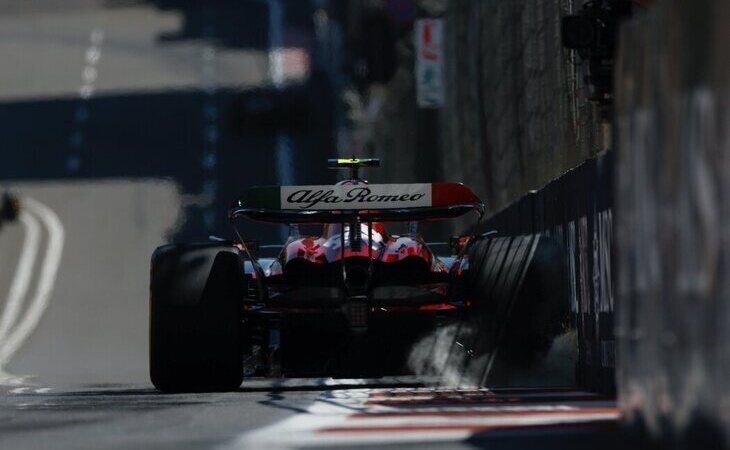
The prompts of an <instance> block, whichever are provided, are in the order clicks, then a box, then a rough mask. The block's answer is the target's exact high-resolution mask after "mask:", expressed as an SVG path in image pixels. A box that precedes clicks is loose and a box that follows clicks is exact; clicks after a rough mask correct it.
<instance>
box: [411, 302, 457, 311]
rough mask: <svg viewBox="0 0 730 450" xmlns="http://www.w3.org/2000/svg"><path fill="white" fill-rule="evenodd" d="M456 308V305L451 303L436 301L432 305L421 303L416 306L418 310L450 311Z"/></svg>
mask: <svg viewBox="0 0 730 450" xmlns="http://www.w3.org/2000/svg"><path fill="white" fill-rule="evenodd" d="M454 309H456V306H454V305H452V304H451V303H436V304H433V305H421V306H419V307H418V310H419V311H451V310H454Z"/></svg>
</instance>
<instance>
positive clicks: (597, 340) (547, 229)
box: [483, 151, 615, 393]
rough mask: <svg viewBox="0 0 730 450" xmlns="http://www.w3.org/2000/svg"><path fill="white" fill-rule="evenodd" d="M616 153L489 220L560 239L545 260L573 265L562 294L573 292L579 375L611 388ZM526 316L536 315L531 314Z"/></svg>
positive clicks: (491, 226)
mask: <svg viewBox="0 0 730 450" xmlns="http://www.w3.org/2000/svg"><path fill="white" fill-rule="evenodd" d="M613 158H614V155H613V152H612V151H609V152H605V153H603V154H602V155H599V156H598V157H596V158H592V159H589V160H588V161H586V162H584V163H583V164H581V165H579V166H577V167H576V168H574V169H572V170H570V171H568V172H566V173H564V174H563V175H561V176H560V177H557V178H556V179H554V180H552V181H551V182H550V183H548V184H547V185H545V186H544V187H543V188H541V189H539V190H537V191H531V192H530V193H528V194H526V195H524V196H523V197H521V198H519V199H518V200H517V201H515V202H513V203H512V204H510V205H509V206H507V207H506V208H504V209H502V210H501V211H499V212H498V213H496V214H494V215H493V216H491V217H490V218H489V219H488V220H487V222H486V224H485V226H484V228H483V231H487V230H496V231H497V232H498V235H500V236H508V237H513V238H514V237H516V236H525V235H532V236H534V235H541V236H543V237H547V238H551V239H552V240H553V242H555V243H557V245H558V247H559V248H560V250H561V251H559V252H553V253H552V254H551V257H550V258H548V259H544V260H543V262H542V263H540V265H542V267H545V268H548V267H551V266H554V267H555V269H550V270H554V271H555V273H556V274H559V273H563V272H566V273H567V276H566V282H567V285H568V286H567V289H566V290H567V292H566V293H565V295H564V296H563V299H564V298H565V297H568V298H569V299H570V322H569V326H568V327H567V330H566V331H567V332H568V333H574V335H575V341H574V342H575V343H576V346H577V349H575V348H574V349H573V351H575V352H577V359H576V360H575V370H576V373H575V376H576V382H577V383H578V384H580V385H582V386H585V387H587V388H590V389H592V390H595V391H598V392H604V393H611V392H613V391H614V389H615V383H614V374H613V370H614V360H615V356H614V355H615V351H614V349H615V345H614V338H613V317H614V314H613V313H614V289H613V282H612V280H613V277H612V274H613V269H612V258H611V256H612V241H613V208H612V207H613V195H612V194H613V192H612V179H613ZM561 266H562V267H561ZM555 278H556V279H557V278H559V277H558V276H557V275H556V276H555ZM553 291H554V288H552V287H551V288H548V289H542V290H541V291H535V292H533V293H532V295H540V296H547V295H550V294H551V293H552V292H553ZM554 305H556V306H558V305H559V302H555V303H554ZM521 319H522V320H523V321H530V320H533V318H532V317H530V316H529V315H525V316H523V317H522V318H521Z"/></svg>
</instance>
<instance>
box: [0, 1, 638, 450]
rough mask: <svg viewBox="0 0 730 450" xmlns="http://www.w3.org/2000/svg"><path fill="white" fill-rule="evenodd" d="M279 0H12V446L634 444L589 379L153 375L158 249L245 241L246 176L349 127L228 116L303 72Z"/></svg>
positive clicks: (4, 266)
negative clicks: (214, 238)
mask: <svg viewBox="0 0 730 450" xmlns="http://www.w3.org/2000/svg"><path fill="white" fill-rule="evenodd" d="M266 3H268V2H259V1H253V0H251V1H249V2H220V5H223V6H221V7H220V8H218V7H216V8H212V10H210V11H207V12H206V11H201V10H200V8H198V7H196V6H195V2H180V4H181V5H183V6H181V7H179V8H176V7H170V5H172V4H173V3H171V2H166V1H158V2H155V1H149V2H144V1H141V2H105V1H101V0H65V1H50V0H49V1H44V2H32V3H30V2H24V1H8V0H0V8H2V10H3V16H2V17H0V57H1V58H2V59H3V61H4V63H3V70H1V71H0V85H1V86H2V89H1V90H0V118H1V119H2V120H1V121H0V127H1V130H2V135H3V144H2V145H3V147H2V149H0V151H1V152H2V153H0V156H1V158H2V159H1V163H0V181H1V182H2V185H3V186H4V187H9V188H11V189H13V190H14V191H15V192H17V193H18V194H19V195H21V196H22V197H23V199H24V202H25V205H26V208H25V209H24V211H25V213H24V215H23V217H22V218H21V220H20V221H19V222H18V223H15V224H11V225H7V226H5V227H4V228H3V229H2V230H0V307H2V309H1V310H0V311H1V314H2V315H0V448H2V449H46V448H54V449H97V448H119V449H127V448H129V449H137V448H175V449H185V448H221V449H242V448H251V449H255V448H278V449H289V448H305V447H306V448H321V447H328V448H357V447H363V446H366V445H367V446H368V448H396V447H397V448H400V449H402V448H418V449H427V448H505V449H511V448H533V447H538V448H556V449H557V448H560V449H565V448H587V447H591V448H615V447H617V446H619V445H622V446H624V447H627V446H628V443H630V442H631V441H627V440H626V439H627V438H626V437H625V436H623V434H622V433H620V432H619V429H617V428H616V421H617V412H616V409H615V405H614V403H613V401H611V400H610V399H603V398H600V397H597V396H594V395H590V394H586V393H582V392H577V391H576V390H574V389H559V388H524V389H517V388H509V389H507V388H501V389H500V388H494V389H492V390H485V389H473V388H469V389H462V390H455V389H453V388H443V387H441V388H437V387H433V386H431V385H424V383H425V381H426V380H422V379H407V380H403V379H398V380H393V379H388V380H349V381H348V380H340V381H338V382H334V381H328V380H298V381H296V380H295V381H281V380H247V381H246V382H244V385H243V386H242V388H241V390H240V391H238V392H233V393H219V394H184V395H182V394H181V395H165V394H161V393H158V392H156V391H155V390H154V389H153V388H152V386H151V385H150V383H149V380H148V378H147V371H148V367H147V345H148V341H147V308H148V305H147V296H148V284H147V283H148V276H149V257H150V254H151V252H152V250H153V249H154V247H155V246H157V245H159V244H161V243H164V242H168V241H175V240H188V239H204V238H205V237H206V236H207V234H208V233H214V234H218V235H222V236H229V234H228V233H229V231H228V230H227V228H226V223H225V220H222V218H223V217H224V216H225V210H226V207H227V205H228V204H229V202H230V200H231V199H232V198H233V197H234V196H235V194H236V193H237V192H238V190H240V189H241V188H242V187H244V186H246V185H251V184H277V183H280V182H287V183H300V184H304V183H312V184H314V183H322V182H325V180H328V178H326V177H327V176H328V175H329V174H327V171H326V169H324V160H325V159H326V157H327V156H331V149H329V148H327V145H328V144H331V143H332V142H331V135H332V126H333V125H332V123H328V122H327V121H323V122H322V123H321V124H319V125H321V127H314V131H311V130H309V131H306V132H302V131H301V130H293V131H291V132H287V133H284V134H278V135H268V136H261V135H257V134H251V133H247V132H245V131H244V132H241V131H240V130H238V131H237V130H232V129H230V127H228V126H227V125H226V124H227V121H226V120H225V119H226V111H228V110H229V106H230V105H231V103H232V102H234V101H235V100H236V98H237V95H238V94H239V93H240V92H242V91H245V90H247V89H250V88H256V87H262V86H270V85H272V84H273V85H276V84H277V83H280V82H281V79H285V78H286V77H288V76H293V77H296V76H297V73H298V72H297V70H298V67H299V66H298V65H297V64H293V65H286V64H284V65H282V66H280V67H279V68H278V69H276V70H274V71H273V73H272V71H271V66H272V55H273V57H274V59H273V60H274V61H276V58H277V55H281V54H282V53H281V52H276V51H273V52H272V49H271V48H270V47H271V44H272V43H273V44H276V45H277V46H279V45H284V46H291V47H292V48H294V49H299V48H309V49H311V48H314V46H315V44H314V43H313V42H314V40H313V39H312V35H313V34H314V30H312V29H308V28H306V27H303V26H302V25H301V24H302V23H306V22H307V20H304V19H306V17H304V16H302V14H305V13H307V11H306V8H304V10H305V11H304V13H302V12H301V11H299V12H296V13H291V14H289V13H288V12H286V11H290V10H293V9H296V8H295V6H297V5H298V6H297V7H300V9H301V5H303V4H305V2H300V1H296V2H283V3H282V4H283V6H284V7H286V8H288V9H286V11H285V14H284V19H282V24H281V27H282V28H281V30H280V33H278V34H277V35H276V36H278V37H276V36H275V39H272V38H271V36H268V37H267V35H266V24H267V23H269V24H270V23H271V20H270V17H269V16H268V15H267V14H265V10H262V7H263V6H262V5H264V4H266ZM190 5H193V6H190ZM305 15H306V14H305ZM302 17H304V19H302ZM320 18H321V16H320ZM228 19H231V20H228ZM309 22H311V20H310V21H309ZM320 22H321V23H326V21H321V20H320ZM320 31H321V30H320ZM325 31H327V30H325ZM323 34H324V35H328V36H334V35H335V34H336V33H334V31H333V30H329V31H328V32H327V33H323ZM329 44H331V42H330V43H329ZM284 53H286V52H284ZM297 54H298V53H297V52H296V51H294V52H291V55H294V60H296V55H297ZM312 65H313V66H314V65H316V64H315V62H312ZM274 66H276V64H274ZM282 77H283V78H282ZM277 80H279V81H277ZM325 84H326V83H325ZM324 98H325V97H322V99H324ZM320 103H323V104H325V106H326V102H324V101H321V102H320ZM234 128H235V127H234ZM232 168H235V170H232ZM251 231H252V232H256V233H258V232H259V231H260V232H261V233H263V234H261V236H263V239H269V240H271V239H275V238H277V237H278V236H279V230H274V231H272V230H270V229H269V230H263V229H261V228H252V229H251ZM264 243H268V242H266V241H264ZM427 381H429V382H432V381H433V380H427ZM551 381H552V382H553V384H554V382H555V380H551ZM627 442H628V443H627Z"/></svg>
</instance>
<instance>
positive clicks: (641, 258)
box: [616, 0, 730, 448]
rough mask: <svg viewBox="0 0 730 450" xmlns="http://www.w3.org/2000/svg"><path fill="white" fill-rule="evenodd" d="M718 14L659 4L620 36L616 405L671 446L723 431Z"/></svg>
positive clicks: (728, 303) (724, 8)
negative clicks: (618, 403)
mask: <svg viewBox="0 0 730 450" xmlns="http://www.w3.org/2000/svg"><path fill="white" fill-rule="evenodd" d="M729 21H730V3H728V2H718V1H714V0H678V1H673V2H659V4H658V5H657V8H656V9H655V10H654V11H652V12H651V13H650V14H647V15H645V16H643V17H638V18H636V19H635V20H633V21H632V22H631V23H629V24H627V26H625V27H624V28H623V30H622V33H621V44H620V57H619V62H618V66H617V69H618V74H617V79H616V90H617V96H616V113H617V122H616V123H617V140H618V148H619V150H620V151H619V154H618V162H617V175H618V179H617V181H618V183H617V184H618V186H617V197H616V199H617V201H616V203H617V205H616V206H617V207H616V218H617V221H616V230H617V234H616V235H617V236H620V239H617V244H618V246H617V267H618V268H619V272H618V278H617V280H618V283H617V289H618V291H617V293H618V296H617V297H618V298H617V303H618V305H619V308H618V310H617V328H616V335H617V339H618V355H619V359H618V364H617V383H618V392H619V402H620V406H621V409H622V410H623V412H624V413H625V415H626V416H627V417H628V418H629V419H631V420H634V421H636V422H637V423H643V424H644V425H645V426H646V427H647V428H648V429H649V430H650V431H651V432H652V433H653V434H654V435H655V436H659V437H661V438H662V439H669V440H673V441H675V442H674V443H673V444H676V443H677V441H678V443H679V445H672V448H718V447H719V446H718V445H717V441H718V440H722V439H724V440H725V445H726V446H727V444H728V440H729V439H728V438H730V388H729V387H728V383H727V381H728V376H729V375H730V326H728V324H730V260H729V256H730V226H728V224H730V90H729V88H730V52H728V49H727V43H728V42H730V29H729V28H728V22H729ZM703 440H704V441H710V442H705V444H707V445H702V443H701V441H703ZM710 443H711V444H712V445H710Z"/></svg>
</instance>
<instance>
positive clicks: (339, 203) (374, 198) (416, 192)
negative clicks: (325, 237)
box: [229, 183, 484, 223]
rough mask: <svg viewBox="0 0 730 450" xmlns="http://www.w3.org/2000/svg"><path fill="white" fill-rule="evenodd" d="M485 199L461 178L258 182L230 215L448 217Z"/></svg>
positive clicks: (300, 219) (330, 219)
mask: <svg viewBox="0 0 730 450" xmlns="http://www.w3.org/2000/svg"><path fill="white" fill-rule="evenodd" d="M470 211H476V212H477V214H479V216H480V217H481V215H482V214H483V213H484V204H483V203H482V202H481V200H479V198H478V197H477V196H476V195H475V194H474V193H473V192H472V191H471V189H469V188H468V187H466V186H464V185H463V184H461V183H415V184H347V185H335V186H332V185H324V186H258V187H253V188H250V189H248V190H247V191H246V192H244V193H243V195H242V196H241V198H240V199H239V200H238V202H237V204H236V205H235V206H234V207H233V208H231V210H230V212H229V215H230V218H231V219H236V218H238V217H248V218H250V219H253V220H258V221H263V222H273V223H342V222H349V221H352V220H361V221H365V222H368V221H384V222H388V221H395V222H401V221H402V222H407V221H420V220H438V219H449V218H454V217H458V216H461V215H464V214H466V213H468V212H470Z"/></svg>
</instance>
